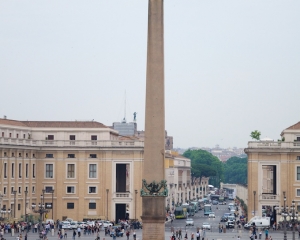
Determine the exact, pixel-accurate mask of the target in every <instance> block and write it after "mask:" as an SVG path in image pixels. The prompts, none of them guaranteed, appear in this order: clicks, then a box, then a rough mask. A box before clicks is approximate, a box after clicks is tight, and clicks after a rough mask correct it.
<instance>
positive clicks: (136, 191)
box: [134, 190, 138, 220]
mask: <svg viewBox="0 0 300 240" xmlns="http://www.w3.org/2000/svg"><path fill="white" fill-rule="evenodd" d="M134 191H135V201H134V207H135V210H134V219H135V220H136V205H137V203H136V195H137V193H138V190H134Z"/></svg>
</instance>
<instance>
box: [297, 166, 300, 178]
mask: <svg viewBox="0 0 300 240" xmlns="http://www.w3.org/2000/svg"><path fill="white" fill-rule="evenodd" d="M297 180H298V181H300V167H297Z"/></svg>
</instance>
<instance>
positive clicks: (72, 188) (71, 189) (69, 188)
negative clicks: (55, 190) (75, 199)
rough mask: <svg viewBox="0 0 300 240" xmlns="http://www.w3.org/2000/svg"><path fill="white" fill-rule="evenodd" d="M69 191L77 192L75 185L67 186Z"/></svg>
mask: <svg viewBox="0 0 300 240" xmlns="http://www.w3.org/2000/svg"><path fill="white" fill-rule="evenodd" d="M67 193H75V187H74V186H67Z"/></svg>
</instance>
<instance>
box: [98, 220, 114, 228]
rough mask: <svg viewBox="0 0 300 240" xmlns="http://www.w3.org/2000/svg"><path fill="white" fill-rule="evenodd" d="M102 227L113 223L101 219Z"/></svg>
mask: <svg viewBox="0 0 300 240" xmlns="http://www.w3.org/2000/svg"><path fill="white" fill-rule="evenodd" d="M101 226H103V227H105V228H106V227H110V226H113V224H112V223H111V222H110V221H102V225H101Z"/></svg>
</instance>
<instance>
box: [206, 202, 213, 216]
mask: <svg viewBox="0 0 300 240" xmlns="http://www.w3.org/2000/svg"><path fill="white" fill-rule="evenodd" d="M211 212H212V211H211V204H205V205H204V215H209V214H210V213H211Z"/></svg>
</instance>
